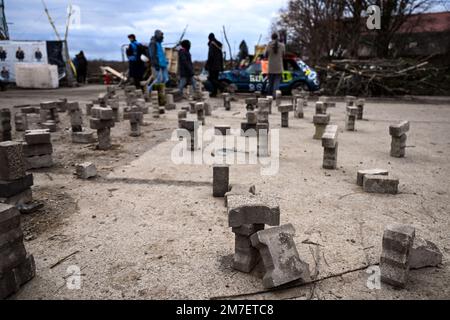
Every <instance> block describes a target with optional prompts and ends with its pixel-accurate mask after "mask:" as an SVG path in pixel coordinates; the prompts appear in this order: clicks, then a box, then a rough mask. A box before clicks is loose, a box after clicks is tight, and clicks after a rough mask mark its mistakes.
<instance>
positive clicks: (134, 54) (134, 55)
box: [126, 34, 145, 89]
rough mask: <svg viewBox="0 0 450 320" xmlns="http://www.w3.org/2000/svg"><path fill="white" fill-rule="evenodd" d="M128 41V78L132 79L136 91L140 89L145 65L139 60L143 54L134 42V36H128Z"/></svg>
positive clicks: (139, 45) (140, 45)
mask: <svg viewBox="0 0 450 320" xmlns="http://www.w3.org/2000/svg"><path fill="white" fill-rule="evenodd" d="M128 40H130V45H129V47H128V48H127V52H126V53H127V57H128V63H129V69H130V71H129V76H130V78H133V80H134V85H135V86H136V89H142V87H141V81H142V78H143V77H144V73H145V64H144V62H143V61H142V60H141V55H142V54H143V52H144V50H143V46H142V44H140V43H139V42H138V41H137V40H136V36H135V35H134V34H130V35H129V36H128Z"/></svg>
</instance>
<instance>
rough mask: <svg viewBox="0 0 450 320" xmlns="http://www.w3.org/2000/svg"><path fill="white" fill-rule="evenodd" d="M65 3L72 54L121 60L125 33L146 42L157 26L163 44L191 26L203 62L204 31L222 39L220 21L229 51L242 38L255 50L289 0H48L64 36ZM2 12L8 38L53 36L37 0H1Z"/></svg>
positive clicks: (196, 52)
mask: <svg viewBox="0 0 450 320" xmlns="http://www.w3.org/2000/svg"><path fill="white" fill-rule="evenodd" d="M69 2H71V3H72V4H73V5H74V6H76V7H79V8H80V22H81V24H80V25H79V26H76V27H72V28H71V30H70V32H69V46H70V51H71V53H72V55H73V54H74V53H75V52H78V51H79V50H84V51H85V53H86V55H87V56H88V58H89V59H93V58H103V59H113V60H120V59H121V51H120V47H121V45H123V44H125V43H127V38H126V36H127V35H128V34H130V33H135V34H136V35H137V37H138V40H140V41H142V42H148V41H149V39H150V36H151V34H153V32H154V30H155V29H157V28H159V29H161V30H163V31H164V33H165V37H166V39H165V42H166V43H174V42H177V41H178V39H179V37H180V35H181V33H182V31H183V29H184V28H185V26H186V25H189V27H188V31H187V34H186V38H188V39H190V40H191V41H192V54H193V56H194V58H195V59H197V60H204V59H206V51H207V48H206V44H207V41H208V40H207V37H208V34H209V33H210V32H214V33H215V34H216V37H217V38H218V39H219V40H222V36H221V30H222V26H223V25H225V27H226V28H227V34H228V37H229V40H230V43H231V46H232V49H233V48H234V47H235V48H236V50H237V48H238V46H239V43H240V42H241V41H242V40H243V39H245V40H246V41H247V44H248V45H249V47H250V48H253V46H254V45H255V44H256V43H257V42H258V39H259V37H260V35H261V34H262V36H263V40H262V41H266V40H267V37H268V35H269V30H270V25H271V22H272V21H273V19H274V18H275V17H276V16H277V14H278V10H279V9H280V8H281V7H283V6H285V5H286V3H287V0H257V1H253V0H252V1H249V0H189V1H186V0H184V1H182V0H165V1H163V0H95V1H92V0H72V1H70V0H46V3H47V6H48V8H49V11H50V14H51V15H52V17H53V19H54V20H55V23H56V25H57V28H58V31H59V32H60V34H61V35H62V36H63V34H64V30H65V23H66V17H67V7H68V4H69ZM76 7H75V8H76ZM5 11H6V18H7V21H8V23H9V31H10V37H11V39H13V40H54V39H55V34H54V32H53V30H52V28H51V26H50V24H49V23H48V20H47V17H46V15H45V13H44V10H43V6H42V3H41V0H5ZM75 22H76V21H75Z"/></svg>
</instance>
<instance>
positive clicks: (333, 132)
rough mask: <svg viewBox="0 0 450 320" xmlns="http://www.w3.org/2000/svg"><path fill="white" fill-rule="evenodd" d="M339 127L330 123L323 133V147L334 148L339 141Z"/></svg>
mask: <svg viewBox="0 0 450 320" xmlns="http://www.w3.org/2000/svg"><path fill="white" fill-rule="evenodd" d="M338 129H339V127H338V126H336V125H328V126H326V128H325V132H324V133H323V135H322V147H324V148H334V147H335V146H336V143H337V139H338V135H339V131H338Z"/></svg>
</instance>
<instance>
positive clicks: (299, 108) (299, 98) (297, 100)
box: [294, 94, 308, 119]
mask: <svg viewBox="0 0 450 320" xmlns="http://www.w3.org/2000/svg"><path fill="white" fill-rule="evenodd" d="M307 106H308V99H307V98H306V96H305V95H300V94H298V95H295V96H294V116H295V118H297V119H303V118H304V117H305V113H304V108H305V107H307Z"/></svg>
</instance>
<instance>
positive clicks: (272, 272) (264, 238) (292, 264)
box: [250, 224, 311, 288]
mask: <svg viewBox="0 0 450 320" xmlns="http://www.w3.org/2000/svg"><path fill="white" fill-rule="evenodd" d="M294 235H295V229H294V227H293V226H292V224H287V225H283V226H280V227H275V228H271V229H266V230H263V231H258V232H257V233H255V234H254V235H252V236H251V238H250V239H251V241H252V244H253V246H254V247H256V248H257V249H258V250H259V253H260V254H261V257H262V260H263V263H264V267H265V269H266V273H265V275H264V278H263V285H264V287H265V288H274V287H278V286H281V285H284V284H287V283H290V282H293V281H296V280H301V281H303V282H309V281H311V276H310V271H309V265H308V264H307V263H306V262H304V261H302V260H301V259H300V257H299V254H298V251H297V247H296V245H295V242H294V239H293V238H294Z"/></svg>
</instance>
